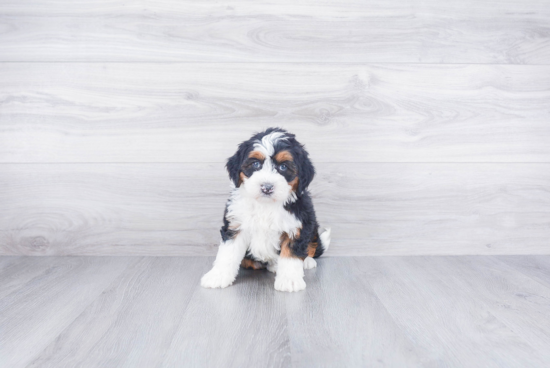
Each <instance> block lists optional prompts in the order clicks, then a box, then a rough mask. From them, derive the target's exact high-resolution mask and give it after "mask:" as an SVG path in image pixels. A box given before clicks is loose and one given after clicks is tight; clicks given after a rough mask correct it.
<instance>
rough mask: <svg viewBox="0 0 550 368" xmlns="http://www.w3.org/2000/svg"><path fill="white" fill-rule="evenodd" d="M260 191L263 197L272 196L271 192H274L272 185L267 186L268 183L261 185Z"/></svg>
mask: <svg viewBox="0 0 550 368" xmlns="http://www.w3.org/2000/svg"><path fill="white" fill-rule="evenodd" d="M260 189H261V190H262V193H263V194H265V195H271V194H273V191H274V188H273V184H269V183H263V184H262V185H260Z"/></svg>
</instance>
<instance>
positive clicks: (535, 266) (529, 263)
mask: <svg viewBox="0 0 550 368" xmlns="http://www.w3.org/2000/svg"><path fill="white" fill-rule="evenodd" d="M495 258H496V259H498V260H499V261H501V262H504V263H506V264H508V265H509V266H511V267H513V268H514V269H516V270H518V271H519V272H521V273H523V274H525V275H527V276H529V277H531V278H533V279H535V280H537V281H538V282H540V283H542V284H543V285H546V286H548V287H550V259H548V257H539V256H531V257H510V256H495Z"/></svg>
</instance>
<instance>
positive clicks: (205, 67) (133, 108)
mask: <svg viewBox="0 0 550 368" xmlns="http://www.w3.org/2000/svg"><path fill="white" fill-rule="evenodd" d="M0 80H2V84H0V101H1V102H2V111H1V115H0V119H1V122H2V124H1V125H0V162H4V163H10V162H11V163H20V162H21V163H22V162H25V163H29V162H224V161H225V160H226V159H227V157H229V156H231V155H232V154H233V153H234V151H235V149H236V146H237V144H238V143H240V142H242V141H243V140H245V139H247V138H248V137H250V135H251V134H252V133H253V132H255V131H259V130H261V129H263V128H266V127H269V126H282V127H284V128H287V129H288V130H290V131H291V132H293V133H295V134H297V137H298V138H299V140H300V141H301V142H302V143H305V144H306V146H307V148H308V150H309V152H310V154H311V156H312V157H313V159H314V160H315V161H316V162H550V145H549V144H548V142H550V125H549V124H548V101H550V66H502V65H442V66H437V65H412V64H395V65H355V64H341V65H331V64H290V63H278V64H277V63H268V64H208V63H206V64H205V63H200V64H159V63H152V64H132V63H130V64H128V63H121V64H116V63H115V64H102V63H100V64H95V63H82V64H80V63H79V64H74V63H68V64H60V63H2V64H0Z"/></svg>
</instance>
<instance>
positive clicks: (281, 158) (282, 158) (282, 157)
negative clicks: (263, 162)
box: [275, 151, 294, 162]
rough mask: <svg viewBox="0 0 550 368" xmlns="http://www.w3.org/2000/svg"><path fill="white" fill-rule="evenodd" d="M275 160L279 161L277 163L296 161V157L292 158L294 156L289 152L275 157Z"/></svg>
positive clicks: (282, 152) (283, 152)
mask: <svg viewBox="0 0 550 368" xmlns="http://www.w3.org/2000/svg"><path fill="white" fill-rule="evenodd" d="M275 160H277V162H284V161H294V157H292V154H291V153H290V152H288V151H281V152H279V153H277V154H276V155H275Z"/></svg>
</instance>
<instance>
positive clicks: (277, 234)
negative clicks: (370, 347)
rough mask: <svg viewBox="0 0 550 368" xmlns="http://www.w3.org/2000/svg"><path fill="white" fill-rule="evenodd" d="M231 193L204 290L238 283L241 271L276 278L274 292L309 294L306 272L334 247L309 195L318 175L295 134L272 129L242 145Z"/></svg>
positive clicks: (232, 166) (231, 164)
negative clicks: (272, 274)
mask: <svg viewBox="0 0 550 368" xmlns="http://www.w3.org/2000/svg"><path fill="white" fill-rule="evenodd" d="M226 168H227V171H228V172H229V178H230V179H231V181H232V190H231V195H230V197H229V200H228V201H227V204H226V207H225V213H224V218H223V226H222V228H221V230H220V232H221V242H220V246H219V249H218V254H217V256H216V260H215V261H214V265H213V267H212V269H211V270H210V271H209V272H208V273H206V274H205V275H204V276H203V277H202V279H201V285H202V286H203V287H205V288H224V287H227V286H230V285H231V284H233V282H234V281H235V278H236V277H237V273H238V272H239V266H242V267H245V268H252V269H255V270H256V269H262V268H267V269H268V270H269V271H271V272H275V273H276V276H275V289H276V290H280V291H289V292H292V291H299V290H303V289H305V288H306V283H305V281H304V269H310V268H313V267H316V266H317V262H315V260H314V258H317V257H319V256H320V255H321V254H323V252H324V251H326V250H327V249H328V247H329V244H330V229H326V230H325V231H324V232H323V233H319V224H318V223H317V220H316V218H315V211H314V209H313V203H312V201H311V197H310V195H309V192H308V190H307V188H308V186H309V184H310V183H311V180H312V179H313V176H314V175H315V169H314V168H313V165H312V163H311V161H310V160H309V158H308V153H307V152H306V150H305V149H304V147H303V145H301V144H300V143H299V142H298V141H297V140H296V139H295V136H294V134H291V133H288V132H287V131H285V130H283V129H280V128H269V129H267V130H266V131H265V132H262V133H258V134H256V135H254V136H252V138H250V139H249V140H247V141H245V142H242V143H241V144H239V147H238V150H237V152H236V153H235V154H234V155H233V156H232V157H230V158H229V159H228V160H227V165H226Z"/></svg>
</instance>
